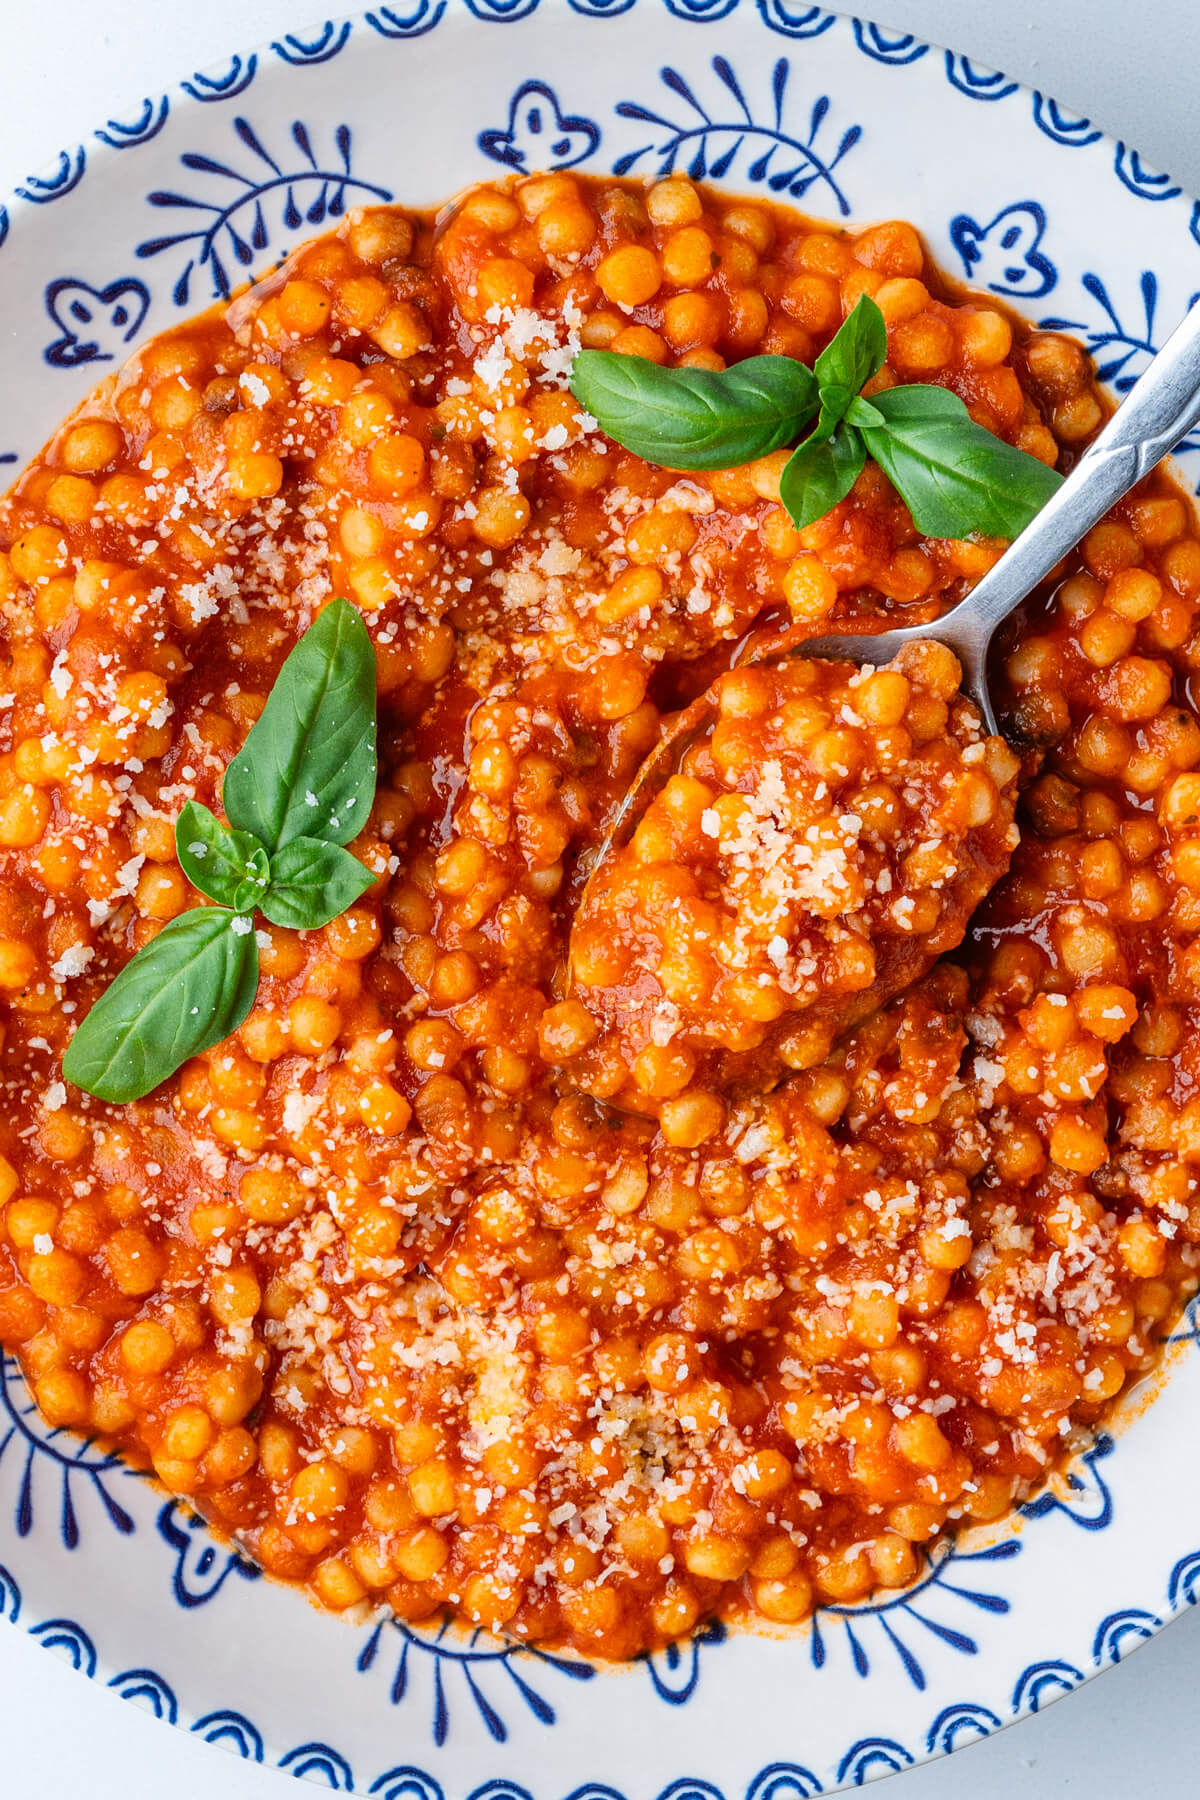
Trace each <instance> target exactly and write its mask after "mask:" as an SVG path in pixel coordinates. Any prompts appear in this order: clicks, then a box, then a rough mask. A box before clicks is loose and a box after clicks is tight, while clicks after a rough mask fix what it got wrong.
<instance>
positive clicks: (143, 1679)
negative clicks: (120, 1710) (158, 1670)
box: [108, 1669, 179, 1725]
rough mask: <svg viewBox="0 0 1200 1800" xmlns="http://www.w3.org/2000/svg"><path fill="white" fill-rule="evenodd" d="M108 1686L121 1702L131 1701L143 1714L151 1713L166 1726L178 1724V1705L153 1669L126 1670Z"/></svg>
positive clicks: (114, 1677)
mask: <svg viewBox="0 0 1200 1800" xmlns="http://www.w3.org/2000/svg"><path fill="white" fill-rule="evenodd" d="M108 1685H109V1687H110V1688H111V1689H112V1690H113V1692H114V1693H116V1694H119V1695H120V1696H121V1699H122V1700H130V1701H132V1702H133V1704H134V1705H135V1706H140V1707H141V1709H142V1711H143V1712H148V1713H153V1714H154V1717H155V1718H156V1719H163V1720H165V1721H166V1723H167V1724H168V1725H175V1724H177V1723H178V1721H179V1703H178V1701H177V1700H176V1698H175V1695H174V1692H173V1690H172V1689H171V1688H170V1687H169V1686H168V1685H167V1683H166V1682H165V1681H164V1680H163V1678H162V1676H161V1675H156V1674H155V1672H154V1670H153V1669H126V1670H125V1671H124V1673H123V1674H121V1675H114V1676H113V1678H112V1680H111V1681H110V1682H109V1684H108Z"/></svg>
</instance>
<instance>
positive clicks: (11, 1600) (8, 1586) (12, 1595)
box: [0, 1563, 21, 1625]
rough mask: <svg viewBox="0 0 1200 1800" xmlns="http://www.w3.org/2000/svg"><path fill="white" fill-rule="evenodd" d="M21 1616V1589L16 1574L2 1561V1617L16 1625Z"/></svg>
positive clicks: (0, 1601) (0, 1600)
mask: <svg viewBox="0 0 1200 1800" xmlns="http://www.w3.org/2000/svg"><path fill="white" fill-rule="evenodd" d="M20 1616H21V1590H20V1588H19V1587H18V1585H17V1579H16V1576H15V1575H10V1573H9V1571H8V1570H7V1569H6V1568H5V1567H4V1564H3V1563H0V1619H7V1620H8V1622H9V1624H10V1625H15V1624H16V1622H17V1620H18V1619H19V1618H20Z"/></svg>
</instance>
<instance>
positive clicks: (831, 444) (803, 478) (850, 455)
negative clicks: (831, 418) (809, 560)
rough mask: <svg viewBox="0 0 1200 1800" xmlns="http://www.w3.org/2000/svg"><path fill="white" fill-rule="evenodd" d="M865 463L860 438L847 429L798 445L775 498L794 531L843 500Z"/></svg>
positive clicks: (808, 523) (848, 427)
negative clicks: (777, 496) (777, 497)
mask: <svg viewBox="0 0 1200 1800" xmlns="http://www.w3.org/2000/svg"><path fill="white" fill-rule="evenodd" d="M866 460H867V452H866V448H865V446H864V444H863V441H862V438H861V437H860V436H859V434H858V432H857V431H854V430H852V429H851V428H850V426H848V425H839V426H838V428H837V430H836V431H835V432H834V434H833V436H832V437H830V438H825V439H822V438H817V437H811V438H809V439H808V441H807V443H803V444H801V446H800V448H799V449H798V450H797V451H796V452H795V454H794V455H793V456H792V458H791V461H790V462H789V463H788V464H787V467H786V468H785V469H784V471H783V475H782V477H781V479H780V482H779V498H780V500H781V501H782V502H783V504H784V506H785V507H786V508H787V510H788V514H789V516H790V518H791V521H792V524H793V525H795V527H796V528H797V530H800V531H802V530H803V529H804V527H805V526H806V525H811V524H812V523H813V521H814V520H816V519H823V518H824V517H825V514H826V513H827V512H832V511H833V508H834V507H835V506H836V505H837V503H838V501H839V500H844V499H845V498H846V495H847V494H848V493H849V492H850V489H851V488H852V487H853V486H854V483H855V482H856V481H857V480H858V477H859V475H860V473H861V472H862V467H863V464H864V463H865V462H866Z"/></svg>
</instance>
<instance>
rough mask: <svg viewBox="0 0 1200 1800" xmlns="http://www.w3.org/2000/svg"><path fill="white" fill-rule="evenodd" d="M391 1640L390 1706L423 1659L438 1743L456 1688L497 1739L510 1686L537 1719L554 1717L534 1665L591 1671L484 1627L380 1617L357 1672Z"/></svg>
mask: <svg viewBox="0 0 1200 1800" xmlns="http://www.w3.org/2000/svg"><path fill="white" fill-rule="evenodd" d="M397 1641H398V1642H399V1655H398V1657H397V1660H396V1669H395V1674H394V1675H393V1676H392V1680H391V1685H390V1688H389V1698H390V1699H391V1702H392V1705H393V1706H399V1704H400V1703H401V1701H402V1700H404V1699H405V1698H406V1697H407V1696H408V1695H409V1694H410V1693H411V1692H413V1691H415V1687H416V1686H417V1685H418V1683H416V1682H414V1676H415V1674H416V1671H417V1670H418V1668H420V1667H421V1665H422V1662H423V1661H425V1662H426V1666H427V1667H428V1669H429V1671H430V1673H431V1676H432V1679H431V1681H430V1682H429V1684H428V1685H429V1688H430V1690H431V1691H430V1694H429V1700H430V1705H431V1711H432V1717H431V1721H430V1730H431V1732H432V1735H433V1741H434V1743H435V1744H438V1745H441V1744H444V1743H445V1742H446V1740H447V1738H448V1737H449V1735H450V1730H451V1724H452V1707H453V1705H454V1701H455V1695H456V1694H457V1696H458V1699H459V1700H462V1699H464V1698H465V1699H466V1700H468V1701H469V1702H470V1703H471V1705H473V1707H474V1709H475V1712H476V1713H477V1715H478V1716H479V1718H480V1719H481V1720H482V1721H483V1723H484V1725H485V1726H486V1728H487V1731H488V1733H489V1735H490V1736H491V1737H492V1738H493V1739H494V1740H495V1741H496V1743H498V1744H502V1743H504V1742H506V1740H507V1738H508V1730H509V1728H508V1725H507V1723H506V1721H505V1718H504V1716H503V1713H502V1711H501V1707H502V1706H503V1703H504V1699H505V1697H507V1698H512V1693H513V1690H515V1693H516V1695H517V1696H519V1698H520V1699H521V1701H522V1702H523V1703H524V1706H525V1707H526V1709H527V1710H528V1711H529V1712H530V1713H532V1714H533V1717H534V1718H535V1719H537V1720H539V1721H540V1723H541V1724H543V1725H553V1724H555V1722H556V1720H557V1717H558V1715H557V1713H556V1711H555V1709H554V1707H553V1705H552V1704H551V1703H550V1701H549V1700H547V1699H546V1697H545V1695H544V1694H543V1692H542V1691H541V1686H540V1684H539V1685H538V1686H536V1687H535V1686H534V1682H533V1675H534V1672H535V1671H537V1672H538V1673H542V1672H545V1673H553V1674H554V1675H556V1676H564V1677H566V1679H568V1680H570V1681H591V1680H592V1679H593V1677H594V1676H595V1673H596V1671H595V1669H594V1667H593V1666H592V1665H591V1664H590V1663H584V1662H578V1661H576V1660H574V1659H573V1658H571V1657H566V1656H556V1655H554V1654H553V1653H551V1652H550V1651H546V1650H535V1649H530V1648H528V1647H527V1646H525V1645H512V1644H502V1643H498V1642H497V1641H496V1640H495V1639H494V1638H492V1637H489V1636H488V1635H487V1634H486V1633H485V1632H481V1631H477V1632H473V1633H472V1634H471V1636H470V1637H463V1636H461V1635H458V1634H456V1633H455V1632H454V1631H453V1628H452V1627H451V1626H449V1625H448V1624H443V1625H442V1626H440V1627H439V1628H438V1629H437V1630H436V1631H435V1632H434V1633H433V1634H431V1635H427V1634H425V1633H422V1632H418V1631H414V1630H413V1628H412V1627H411V1626H409V1625H406V1624H404V1623H403V1621H402V1620H399V1619H389V1620H385V1621H383V1622H381V1623H379V1624H377V1625H375V1626H374V1627H373V1628H372V1630H371V1632H370V1635H369V1636H368V1638H367V1641H366V1643H365V1644H364V1645H363V1648H362V1650H361V1651H360V1652H359V1656H358V1662H357V1665H356V1666H357V1668H358V1671H359V1673H360V1674H365V1673H367V1671H368V1670H370V1669H372V1668H374V1667H375V1665H376V1662H377V1661H378V1659H379V1657H380V1653H381V1651H383V1650H384V1648H385V1646H395V1644H396V1643H397ZM497 1678H499V1679H497ZM506 1683H507V1684H509V1685H506ZM419 1685H420V1687H421V1688H425V1686H426V1682H425V1681H424V1680H420V1681H419ZM464 1690H465V1692H464Z"/></svg>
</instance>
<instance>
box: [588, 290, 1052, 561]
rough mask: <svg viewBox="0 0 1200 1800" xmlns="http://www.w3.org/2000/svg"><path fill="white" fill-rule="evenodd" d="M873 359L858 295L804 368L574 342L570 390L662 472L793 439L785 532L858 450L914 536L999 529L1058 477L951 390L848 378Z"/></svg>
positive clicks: (1013, 530) (866, 373) (874, 316)
mask: <svg viewBox="0 0 1200 1800" xmlns="http://www.w3.org/2000/svg"><path fill="white" fill-rule="evenodd" d="M886 359H887V325H886V322H885V320H884V317H883V314H882V313H881V312H880V310H879V308H878V306H876V304H875V302H874V300H872V299H871V298H870V296H869V295H867V294H862V295H860V297H859V301H858V305H857V306H856V307H855V308H854V311H853V312H852V313H851V314H850V316H849V318H848V319H847V320H846V321H845V323H844V324H843V325H842V327H841V329H840V331H838V332H837V334H836V336H835V337H834V338H833V339H832V340H831V342H830V343H829V344H827V345H826V347H825V349H824V350H822V352H821V354H820V355H819V356H818V357H817V359H816V362H815V363H814V365H813V367H812V369H811V370H810V369H808V368H807V367H806V366H805V364H803V363H800V362H795V361H793V360H792V359H791V358H789V357H784V356H752V357H749V358H748V359H747V360H746V361H745V362H740V363H735V364H734V365H733V367H732V368H730V369H721V370H710V369H687V368H684V369H663V368H659V367H658V365H657V364H656V363H651V362H647V361H646V360H645V359H644V358H642V357H636V356H620V355H617V354H614V353H613V352H612V351H609V350H581V351H580V352H579V354H578V355H577V356H576V358H575V362H574V366H573V368H572V371H571V392H572V393H573V394H574V395H575V398H576V399H577V400H579V401H580V402H581V403H582V404H583V405H584V406H585V407H586V408H587V409H588V411H589V412H590V413H591V414H592V415H593V416H594V418H595V419H596V420H597V421H598V423H599V424H600V426H601V428H602V429H603V430H604V431H606V432H607V433H608V435H609V437H611V438H613V439H614V440H615V442H617V443H618V444H621V445H623V446H624V448H625V449H626V450H632V451H633V452H634V454H635V455H637V456H640V457H642V458H643V459H644V460H645V461H646V462H653V463H659V464H661V465H662V466H663V467H665V468H670V469H729V468H734V467H736V466H737V465H738V464H739V463H744V462H752V461H753V460H754V459H755V458H756V457H759V456H766V455H768V454H769V453H770V451H772V450H778V449H780V448H781V447H782V446H783V445H785V444H794V443H795V442H796V440H797V438H798V437H799V436H800V433H801V431H802V430H803V429H804V427H805V426H806V425H808V424H809V423H810V422H811V421H812V419H813V418H814V416H815V417H816V424H815V425H814V426H813V429H812V431H811V432H810V433H809V435H808V437H807V438H806V439H805V440H804V441H803V442H802V443H801V444H800V445H799V446H798V448H797V449H796V450H795V452H794V453H793V455H792V457H791V458H790V460H789V461H788V463H787V465H786V467H785V469H784V472H783V476H782V479H781V481H780V485H779V497H780V499H781V500H782V502H783V504H784V506H785V507H786V508H787V511H788V514H789V515H790V517H791V519H792V522H793V524H794V525H796V526H797V528H798V529H803V527H804V526H806V525H811V524H812V523H813V522H814V521H815V520H816V519H820V518H823V517H824V515H825V514H826V513H827V512H829V511H831V510H832V508H833V507H835V506H836V505H837V503H838V501H839V500H843V499H845V497H846V495H847V494H848V493H849V492H850V489H851V488H852V487H853V486H854V483H855V481H856V480H857V479H858V476H859V474H860V473H861V471H862V469H863V466H864V464H865V463H866V460H867V457H868V456H871V457H873V458H874V460H875V461H876V462H877V463H878V464H879V467H880V468H881V469H882V470H883V472H884V474H885V475H886V476H887V477H888V480H889V481H890V482H891V483H892V485H893V487H894V488H895V489H896V491H897V492H898V493H899V495H900V497H901V499H902V500H903V501H904V502H905V504H906V506H907V507H908V509H909V511H910V513H911V514H912V518H913V523H914V524H915V525H916V527H917V530H918V531H920V532H922V533H923V534H924V535H925V536H926V537H966V536H967V535H968V534H969V533H971V532H985V533H987V534H988V535H989V536H996V537H1007V538H1013V537H1016V536H1017V535H1018V533H1020V532H1021V531H1023V530H1024V529H1025V527H1026V525H1028V524H1029V521H1030V520H1031V519H1032V518H1033V517H1034V515H1035V514H1036V513H1037V512H1039V511H1040V510H1041V508H1042V507H1043V506H1044V505H1045V504H1046V501H1047V500H1048V499H1049V498H1050V496H1051V494H1052V493H1053V492H1054V490H1055V488H1056V487H1057V486H1058V485H1059V482H1060V481H1061V480H1062V477H1061V475H1058V474H1057V473H1056V472H1055V471H1054V470H1053V469H1049V468H1047V467H1046V465H1045V463H1042V462H1039V461H1038V459H1037V458H1036V457H1034V456H1029V455H1027V454H1026V452H1025V451H1023V450H1018V449H1017V448H1016V447H1015V446H1014V445H1012V444H1007V443H1005V441H1004V439H1003V438H999V437H997V436H995V434H994V433H993V432H990V431H987V430H985V429H984V427H983V426H982V425H977V424H976V423H975V421H974V419H972V417H971V415H970V413H969V412H968V411H967V408H966V406H965V405H964V404H963V402H962V401H961V400H960V399H959V397H958V395H957V394H952V393H950V392H949V391H948V389H946V388H942V387H936V386H933V385H930V384H924V383H923V384H920V385H917V386H913V387H893V388H886V389H884V390H883V391H882V392H880V393H878V394H874V395H872V397H871V399H870V400H866V399H864V398H863V396H862V389H863V388H864V387H865V386H866V384H867V383H868V382H869V381H870V380H871V379H872V377H873V376H875V375H877V374H878V373H879V370H880V369H881V368H882V367H883V365H884V362H885V361H886Z"/></svg>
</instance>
